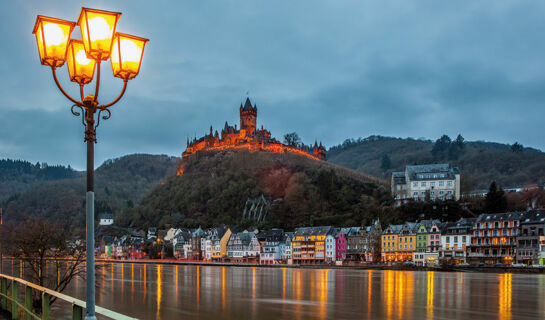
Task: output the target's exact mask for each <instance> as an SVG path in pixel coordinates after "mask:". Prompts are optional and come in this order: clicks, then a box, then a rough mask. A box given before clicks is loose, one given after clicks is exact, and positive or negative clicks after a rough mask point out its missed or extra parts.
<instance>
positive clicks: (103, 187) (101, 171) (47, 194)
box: [3, 154, 178, 231]
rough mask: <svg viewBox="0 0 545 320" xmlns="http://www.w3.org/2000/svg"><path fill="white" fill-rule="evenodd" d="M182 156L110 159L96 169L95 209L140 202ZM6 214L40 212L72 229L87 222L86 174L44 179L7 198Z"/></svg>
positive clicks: (18, 215) (9, 216)
mask: <svg viewBox="0 0 545 320" xmlns="http://www.w3.org/2000/svg"><path fill="white" fill-rule="evenodd" d="M177 162H178V158H176V157H170V156H166V155H147V154H135V155H128V156H124V157H121V158H117V159H113V160H107V161H106V162H104V163H103V164H102V165H101V166H100V167H99V168H97V170H96V172H95V193H96V195H95V199H96V204H95V212H96V213H97V215H98V214H101V213H103V212H106V211H108V212H114V213H115V212H118V211H119V210H122V209H123V208H125V207H132V206H133V205H134V204H136V203H138V202H140V200H141V199H142V197H144V195H145V194H147V193H148V192H149V190H150V189H151V188H152V187H153V186H155V185H157V184H159V183H160V182H161V181H164V180H165V179H166V177H168V176H171V175H173V174H174V173H175V171H176V164H177ZM3 207H4V208H5V213H4V218H6V219H20V218H21V217H22V216H24V215H38V216H42V217H44V218H48V219H52V220H56V221H60V222H62V223H64V224H66V225H67V226H68V227H70V228H72V230H73V231H74V230H83V228H84V226H85V177H84V176H82V175H79V176H78V177H77V178H72V179H62V180H56V181H43V182H38V183H35V184H34V185H32V186H31V187H30V188H28V190H26V191H24V192H22V193H21V194H19V195H16V196H13V197H12V198H11V199H9V200H7V201H5V202H4V204H3Z"/></svg>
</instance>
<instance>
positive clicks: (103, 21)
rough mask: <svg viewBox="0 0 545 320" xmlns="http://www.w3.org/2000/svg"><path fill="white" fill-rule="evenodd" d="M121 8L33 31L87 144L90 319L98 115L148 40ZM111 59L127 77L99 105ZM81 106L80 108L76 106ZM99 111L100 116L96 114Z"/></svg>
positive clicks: (104, 113)
mask: <svg viewBox="0 0 545 320" xmlns="http://www.w3.org/2000/svg"><path fill="white" fill-rule="evenodd" d="M120 17H121V13H119V12H110V11H104V10H96V9H89V8H82V9H81V12H80V15H79V18H78V20H77V23H75V22H71V21H66V20H62V19H57V18H51V17H45V16H38V17H37V18H36V24H35V26H34V31H33V32H32V33H33V34H35V35H36V42H37V45H38V52H39V55H40V62H41V63H42V64H43V65H46V66H49V67H51V71H52V74H53V79H54V81H55V84H56V85H57V87H58V88H59V90H60V91H61V92H62V94H64V96H65V97H66V98H68V100H70V101H71V102H72V103H73V105H72V108H71V111H72V114H74V115H75V116H81V117H82V123H83V126H84V127H85V139H84V141H85V142H86V143H87V193H86V221H87V223H86V233H87V243H86V247H87V252H86V255H87V257H86V262H87V263H86V274H87V291H86V316H85V318H86V319H96V316H95V252H94V251H95V249H94V248H95V235H94V234H95V214H94V200H95V194H94V151H95V143H96V128H97V127H98V126H99V124H100V119H102V120H107V119H109V118H110V116H111V113H110V110H109V108H110V107H111V106H112V105H114V104H115V103H117V102H118V101H119V100H120V99H121V97H122V96H123V94H124V93H125V90H126V89H127V82H128V81H129V80H130V79H133V78H134V77H136V76H137V75H138V73H139V71H140V65H141V62H142V56H143V54H144V47H145V46H146V43H147V42H148V40H147V39H144V38H140V37H135V36H131V35H127V34H123V33H119V32H116V25H117V21H118V20H119V18H120ZM76 26H79V28H80V30H81V40H77V39H71V34H72V31H73V30H74V28H75V27H76ZM108 59H110V61H111V65H112V72H113V76H114V77H117V78H120V79H122V80H123V88H122V89H121V93H120V94H119V95H118V97H117V98H116V99H114V100H113V101H111V102H110V103H107V104H99V102H98V94H99V88H100V65H101V62H102V61H106V60H108ZM64 63H66V64H67V65H68V75H69V77H70V81H72V82H76V83H78V84H79V99H74V98H72V97H71V96H70V95H69V94H68V93H67V92H66V91H65V90H64V89H63V88H62V86H61V84H60V83H59V80H58V79H57V68H60V67H62V66H63V65H64ZM95 69H96V82H95V90H94V95H88V96H85V95H84V90H83V89H84V86H85V85H86V84H88V83H90V82H91V81H92V80H93V77H94V74H95ZM77 109H79V110H77ZM95 116H96V117H95Z"/></svg>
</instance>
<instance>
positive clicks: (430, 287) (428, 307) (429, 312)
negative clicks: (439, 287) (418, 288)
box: [426, 271, 434, 319]
mask: <svg viewBox="0 0 545 320" xmlns="http://www.w3.org/2000/svg"><path fill="white" fill-rule="evenodd" d="M433 277H434V271H428V293H427V303H426V310H427V319H433V281H434V278H433Z"/></svg>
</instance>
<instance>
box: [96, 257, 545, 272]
mask: <svg viewBox="0 0 545 320" xmlns="http://www.w3.org/2000/svg"><path fill="white" fill-rule="evenodd" d="M96 261H97V262H104V263H136V264H162V265H195V266H218V267H244V268H293V269H341V270H397V271H441V272H482V273H529V274H540V273H545V268H526V267H523V268H518V267H517V268H515V267H494V266H490V267H488V266H486V267H472V266H464V267H459V266H448V267H420V266H410V265H394V266H388V265H379V264H364V265H343V266H337V265H320V264H317V265H299V264H257V263H229V262H206V261H184V260H162V259H153V260H152V259H139V260H114V259H96Z"/></svg>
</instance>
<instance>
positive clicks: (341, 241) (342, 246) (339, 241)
mask: <svg viewBox="0 0 545 320" xmlns="http://www.w3.org/2000/svg"><path fill="white" fill-rule="evenodd" d="M335 238H336V241H335V242H336V243H335V244H336V250H335V252H336V260H337V261H343V260H344V259H345V258H346V234H345V233H344V232H343V230H341V231H339V233H337V236H336V237H335Z"/></svg>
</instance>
